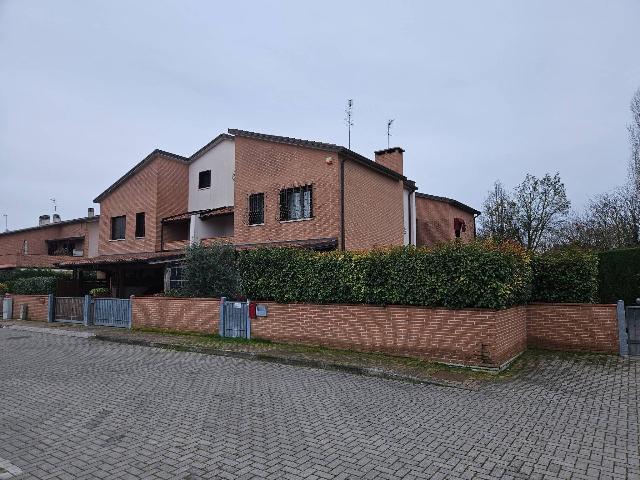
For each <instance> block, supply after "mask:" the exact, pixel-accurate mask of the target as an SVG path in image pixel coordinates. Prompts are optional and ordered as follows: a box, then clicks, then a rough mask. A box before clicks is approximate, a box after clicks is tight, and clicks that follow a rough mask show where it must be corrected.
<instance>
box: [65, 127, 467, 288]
mask: <svg viewBox="0 0 640 480" xmlns="http://www.w3.org/2000/svg"><path fill="white" fill-rule="evenodd" d="M403 155H404V150H403V149H402V148H399V147H394V148H388V149H385V150H380V151H377V152H375V157H374V158H375V160H370V159H368V158H366V157H365V156H363V155H360V154H358V153H356V152H354V151H352V150H349V149H347V148H345V147H341V146H339V145H334V144H330V143H323V142H315V141H310V140H301V139H296V138H290V137H282V136H276V135H267V134H262V133H256V132H249V131H245V130H236V129H230V130H229V131H228V133H223V134H221V135H218V136H217V137H215V138H214V139H213V140H212V141H211V142H209V143H208V144H207V145H205V146H204V147H202V148H201V149H199V150H198V151H197V152H195V153H194V154H193V155H191V156H190V157H183V156H181V155H176V154H173V153H169V152H166V151H162V150H154V151H153V152H152V153H151V154H149V155H148V156H147V157H145V158H144V159H143V160H142V161H141V162H140V163H138V164H137V165H136V166H135V167H133V168H132V169H131V170H130V171H128V172H127V173H126V174H124V175H123V176H122V177H120V178H119V179H118V180H117V181H116V182H115V183H113V184H112V185H111V186H110V187H108V188H107V189H106V190H105V191H104V192H102V193H101V194H100V195H98V196H97V197H96V199H95V200H94V201H95V202H96V203H99V204H100V217H99V221H98V225H99V228H98V232H99V233H98V236H97V252H96V254H95V255H92V256H91V257H90V258H89V257H82V258H65V259H59V261H58V263H57V265H58V266H59V267H60V268H68V269H72V270H74V271H75V272H79V271H87V270H95V271H98V272H100V275H101V278H102V276H104V278H106V281H107V282H108V284H109V285H110V287H111V289H112V293H113V294H114V295H115V296H118V297H126V296H129V295H142V294H152V293H158V292H161V291H162V290H163V289H164V290H166V289H170V288H175V287H178V286H180V285H181V283H182V281H183V280H182V269H181V266H180V261H181V259H182V258H183V256H184V248H185V247H186V246H187V245H188V244H189V243H191V242H201V243H204V244H211V243H216V242H225V243H230V244H233V245H235V247H236V248H253V247H257V246H267V245H271V246H299V247H304V248H311V249H315V250H333V249H341V250H359V249H369V248H374V247H381V246H394V245H398V246H401V245H419V246H420V245H434V244H436V243H439V242H445V241H450V240H453V239H455V238H456V237H458V238H460V239H461V240H462V241H466V240H468V239H471V238H473V236H474V235H475V216H476V215H477V214H478V213H479V212H478V211H477V210H474V209H472V208H471V207H468V206H466V205H464V204H462V203H460V202H457V201H455V200H452V199H447V198H444V197H436V196H433V195H426V194H421V193H418V192H417V187H416V185H415V182H413V181H412V180H410V179H408V178H407V177H406V176H405V175H404V166H403ZM96 218H97V217H96ZM80 277H81V276H80V275H79V274H76V275H75V278H80Z"/></svg>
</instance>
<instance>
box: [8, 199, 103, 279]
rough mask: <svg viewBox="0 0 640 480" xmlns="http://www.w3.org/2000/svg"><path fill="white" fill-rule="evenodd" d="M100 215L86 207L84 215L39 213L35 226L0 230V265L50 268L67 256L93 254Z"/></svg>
mask: <svg viewBox="0 0 640 480" xmlns="http://www.w3.org/2000/svg"><path fill="white" fill-rule="evenodd" d="M99 219H100V216H99V215H94V209H93V208H89V209H88V214H87V216H86V217H83V218H76V219H73V220H64V221H63V220H62V219H61V218H60V215H58V214H54V215H53V218H51V217H50V216H49V215H41V216H40V218H39V219H38V225H37V226H34V227H29V228H22V229H20V230H11V231H7V232H4V233H0V269H14V268H51V267H54V266H56V265H57V264H58V263H59V262H60V261H63V260H66V259H69V258H85V259H86V258H92V257H95V256H96V255H97V254H98V222H99Z"/></svg>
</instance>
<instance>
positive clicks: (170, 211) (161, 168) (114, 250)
mask: <svg viewBox="0 0 640 480" xmlns="http://www.w3.org/2000/svg"><path fill="white" fill-rule="evenodd" d="M187 185H188V165H187V163H186V162H182V161H180V160H174V159H168V158H164V157H162V156H160V155H157V156H156V157H155V158H154V159H152V160H151V161H149V162H148V163H147V164H146V165H144V166H143V167H142V168H141V169H140V170H138V171H137V172H136V173H134V174H133V175H132V176H131V177H130V178H128V179H127V181H126V182H124V183H122V184H121V185H119V186H118V187H117V188H116V189H115V190H114V191H112V192H110V193H109V194H108V195H106V196H105V197H104V198H102V199H101V200H100V236H99V243H98V253H99V254H100V255H113V254H123V253H140V252H154V251H159V250H160V241H161V238H160V237H161V233H160V230H161V220H162V219H163V218H165V217H168V216H170V215H175V214H178V213H181V212H185V211H186V210H187V202H188V188H187ZM140 212H144V213H145V236H144V238H135V228H136V213H140ZM121 215H125V216H126V230H125V239H124V240H111V219H112V218H113V217H117V216H121Z"/></svg>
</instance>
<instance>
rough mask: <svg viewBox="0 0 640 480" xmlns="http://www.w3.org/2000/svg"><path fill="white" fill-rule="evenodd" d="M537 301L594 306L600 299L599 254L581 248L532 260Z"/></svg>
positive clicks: (545, 254)
mask: <svg viewBox="0 0 640 480" xmlns="http://www.w3.org/2000/svg"><path fill="white" fill-rule="evenodd" d="M531 265H532V270H533V292H532V296H531V299H532V301H534V302H549V303H554V302H555V303H593V302H596V301H597V299H598V255H597V254H596V253H594V252H590V251H587V250H581V249H577V248H570V249H561V250H553V251H549V252H546V253H543V254H540V255H536V256H535V257H533V260H532V263H531Z"/></svg>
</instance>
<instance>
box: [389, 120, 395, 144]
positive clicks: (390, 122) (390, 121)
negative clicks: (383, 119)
mask: <svg viewBox="0 0 640 480" xmlns="http://www.w3.org/2000/svg"><path fill="white" fill-rule="evenodd" d="M393 120H394V119H393V118H392V119H391V120H388V121H387V148H390V147H391V145H390V143H391V124H392V123H393Z"/></svg>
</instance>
